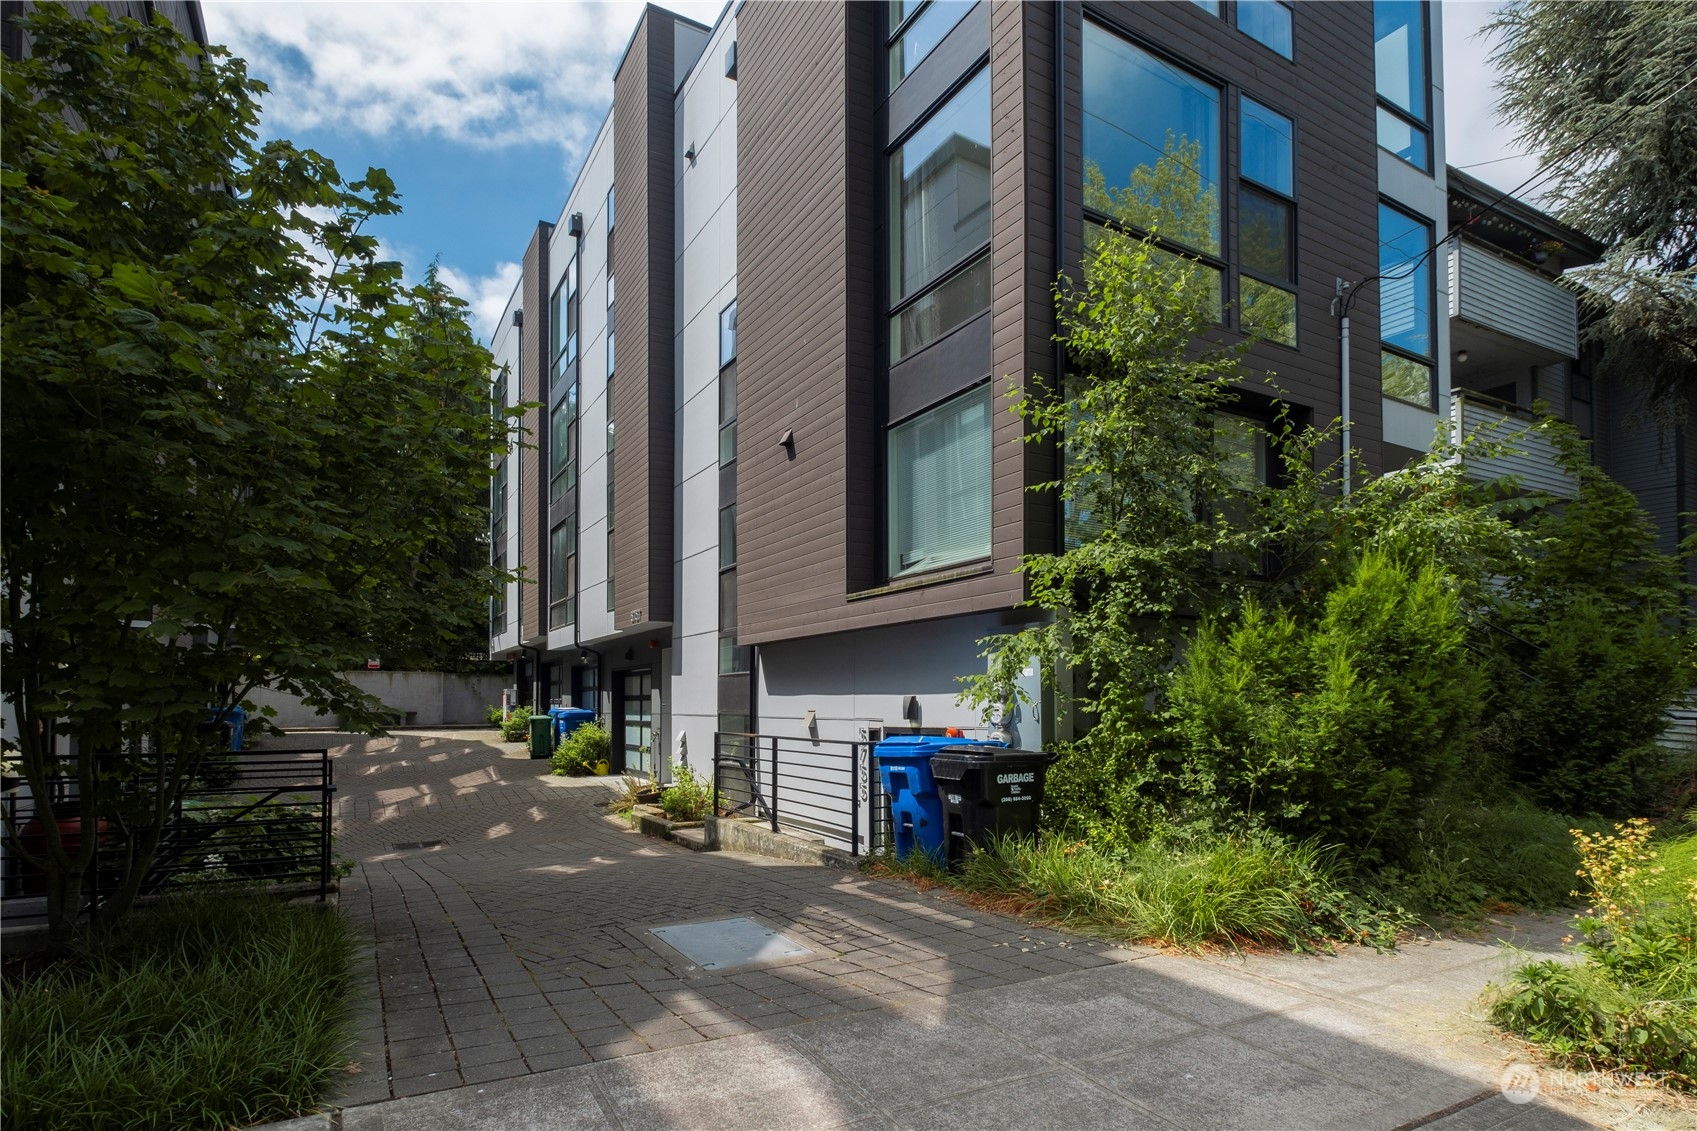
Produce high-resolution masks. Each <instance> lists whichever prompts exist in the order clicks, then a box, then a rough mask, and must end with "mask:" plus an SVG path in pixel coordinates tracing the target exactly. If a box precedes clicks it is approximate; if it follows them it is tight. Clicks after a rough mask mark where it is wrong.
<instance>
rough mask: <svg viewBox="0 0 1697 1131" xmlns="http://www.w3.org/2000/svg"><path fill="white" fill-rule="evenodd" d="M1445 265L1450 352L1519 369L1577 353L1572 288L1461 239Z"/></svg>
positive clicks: (1576, 318)
mask: <svg viewBox="0 0 1697 1131" xmlns="http://www.w3.org/2000/svg"><path fill="white" fill-rule="evenodd" d="M1447 268H1448V271H1449V298H1450V310H1449V314H1450V319H1451V321H1450V348H1451V349H1452V350H1458V351H1459V350H1466V351H1467V352H1468V355H1469V357H1470V358H1471V359H1472V360H1473V361H1475V362H1476V363H1478V364H1480V365H1481V366H1485V365H1488V366H1493V367H1510V366H1513V367H1519V368H1522V369H1524V368H1526V367H1528V366H1538V365H1548V364H1550V363H1552V362H1556V361H1567V360H1569V359H1570V358H1574V357H1577V356H1578V355H1579V303H1578V299H1577V298H1576V297H1575V296H1574V294H1573V292H1572V291H1569V290H1567V289H1566V288H1564V287H1560V286H1557V285H1556V284H1555V283H1554V282H1552V281H1551V280H1550V279H1549V278H1548V277H1547V276H1545V275H1542V274H1540V273H1538V272H1537V271H1533V270H1530V269H1528V268H1526V267H1523V266H1521V265H1520V264H1518V263H1515V262H1512V261H1511V260H1509V259H1507V258H1506V257H1504V256H1501V255H1497V254H1495V253H1493V252H1491V251H1489V250H1487V249H1485V248H1484V247H1481V246H1480V245H1478V244H1474V243H1469V242H1466V241H1458V242H1457V243H1456V244H1455V245H1454V246H1452V247H1451V248H1450V251H1449V255H1448V264H1447ZM1475 383H1477V382H1475Z"/></svg>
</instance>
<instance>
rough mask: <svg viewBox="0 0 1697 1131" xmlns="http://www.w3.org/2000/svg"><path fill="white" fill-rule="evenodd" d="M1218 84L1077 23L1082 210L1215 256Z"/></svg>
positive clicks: (1215, 267) (1209, 260) (1216, 262)
mask: <svg viewBox="0 0 1697 1131" xmlns="http://www.w3.org/2000/svg"><path fill="white" fill-rule="evenodd" d="M1220 165H1221V160H1220V88H1219V87H1217V86H1215V85H1213V84H1212V83H1209V82H1206V81H1204V80H1203V79H1200V78H1198V77H1196V76H1195V75H1192V74H1190V73H1189V72H1187V71H1184V70H1181V69H1179V68H1178V67H1175V66H1173V65H1172V64H1171V63H1168V62H1166V61H1165V60H1162V59H1158V58H1156V57H1155V56H1154V55H1151V54H1150V53H1149V52H1147V51H1144V50H1143V49H1141V48H1139V47H1136V46H1134V45H1133V44H1131V43H1129V42H1127V41H1126V40H1124V39H1121V38H1120V37H1119V36H1117V35H1115V34H1114V33H1113V32H1111V31H1108V30H1107V29H1106V28H1104V27H1101V26H1099V25H1097V24H1094V23H1091V22H1090V21H1088V20H1087V21H1085V24H1084V207H1085V211H1086V215H1087V217H1089V218H1090V219H1091V220H1093V221H1094V222H1096V223H1109V222H1111V223H1113V224H1115V225H1117V226H1120V227H1124V228H1128V229H1130V230H1132V231H1133V232H1135V233H1137V234H1139V235H1142V234H1149V233H1153V234H1154V235H1155V236H1156V237H1157V238H1158V239H1159V240H1160V241H1161V242H1162V243H1164V244H1170V245H1171V246H1172V248H1173V249H1174V250H1176V251H1180V252H1183V253H1185V254H1187V255H1191V256H1195V257H1199V258H1200V259H1201V261H1202V262H1203V263H1204V264H1205V265H1206V266H1205V268H1203V269H1206V270H1208V271H1210V272H1212V273H1213V274H1214V276H1215V280H1216V288H1215V289H1216V293H1218V285H1217V280H1218V277H1219V271H1220V269H1221V268H1222V267H1223V266H1224V264H1223V263H1222V262H1221V260H1220V253H1221V249H1220Z"/></svg>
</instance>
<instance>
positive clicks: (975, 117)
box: [889, 70, 990, 362]
mask: <svg viewBox="0 0 1697 1131" xmlns="http://www.w3.org/2000/svg"><path fill="white" fill-rule="evenodd" d="M889 163H890V211H891V223H890V301H891V305H892V310H891V315H890V360H891V361H892V362H896V361H900V360H901V359H902V358H904V357H907V356H908V355H909V354H912V353H915V352H917V351H918V350H920V349H923V348H924V347H925V346H927V345H930V344H931V343H932V342H934V341H936V340H937V339H938V338H940V337H942V336H943V335H944V334H946V333H947V332H948V331H950V330H952V329H954V328H955V327H956V326H959V325H960V324H962V323H963V322H966V321H968V320H969V319H971V318H973V317H974V316H976V315H977V314H978V313H979V312H980V311H983V310H987V309H988V308H989V305H990V255H989V251H990V72H989V71H988V70H981V71H979V73H978V74H977V75H976V76H975V77H974V78H973V79H972V80H971V81H969V82H968V83H967V84H966V85H965V86H964V87H962V88H961V89H960V90H959V91H957V92H956V93H955V95H954V97H952V98H950V99H949V100H948V101H947V102H946V103H944V104H943V105H942V106H941V107H940V108H938V109H937V110H936V111H935V112H934V113H933V114H932V115H931V116H930V117H929V118H927V119H926V120H925V121H924V122H923V123H921V125H920V126H919V127H918V128H917V129H916V130H914V131H913V132H912V133H911V134H910V135H908V137H907V139H906V140H905V141H903V142H902V143H901V144H900V145H898V146H897V147H896V148H895V149H894V150H893V151H892V152H891V153H890V158H889Z"/></svg>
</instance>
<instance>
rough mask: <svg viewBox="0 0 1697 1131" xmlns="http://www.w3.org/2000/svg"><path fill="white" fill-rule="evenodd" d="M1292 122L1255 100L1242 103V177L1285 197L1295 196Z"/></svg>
mask: <svg viewBox="0 0 1697 1131" xmlns="http://www.w3.org/2000/svg"><path fill="white" fill-rule="evenodd" d="M1293 132H1294V131H1293V129H1292V127H1291V122H1290V119H1289V118H1287V117H1285V116H1284V115H1283V114H1279V113H1275V112H1274V111H1272V110H1269V109H1267V108H1266V107H1265V106H1263V105H1261V104H1260V103H1259V102H1256V101H1255V100H1254V99H1253V98H1245V99H1243V175H1244V176H1246V177H1248V178H1249V179H1250V180H1252V181H1255V182H1257V183H1259V184H1262V185H1265V186H1266V187H1267V188H1270V189H1273V190H1274V191H1276V192H1282V193H1284V194H1285V195H1286V196H1295V195H1296V188H1295V176H1294V170H1293V168H1292V165H1293V162H1292V160H1291V153H1292V150H1293V145H1292V141H1291V135H1292V133H1293Z"/></svg>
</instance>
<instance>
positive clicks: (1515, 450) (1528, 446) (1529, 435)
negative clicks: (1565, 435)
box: [1450, 396, 1579, 499]
mask: <svg viewBox="0 0 1697 1131" xmlns="http://www.w3.org/2000/svg"><path fill="white" fill-rule="evenodd" d="M1450 407H1451V421H1452V422H1453V423H1454V424H1455V425H1456V426H1458V427H1459V429H1460V432H1461V434H1462V435H1464V436H1469V437H1481V438H1484V439H1487V440H1490V441H1493V442H1496V443H1501V444H1505V445H1507V447H1506V448H1505V449H1504V450H1503V451H1502V452H1501V453H1500V454H1497V455H1481V456H1474V457H1473V458H1470V459H1469V460H1468V461H1467V471H1468V474H1469V475H1470V476H1471V477H1472V478H1474V479H1478V480H1480V481H1481V482H1489V481H1491V480H1494V479H1502V478H1505V477H1507V476H1513V477H1514V478H1515V479H1516V480H1518V481H1519V483H1520V487H1521V489H1522V490H1524V491H1542V492H1544V493H1546V494H1550V495H1554V496H1556V497H1557V498H1563V499H1570V498H1572V497H1573V496H1574V495H1575V494H1577V493H1578V489H1579V484H1578V483H1577V482H1576V481H1575V480H1574V478H1573V476H1571V475H1569V474H1568V473H1567V472H1566V471H1564V470H1562V467H1561V465H1560V464H1558V463H1557V462H1556V446H1555V444H1554V443H1553V442H1552V441H1551V440H1550V439H1549V437H1547V436H1545V435H1543V434H1542V433H1540V432H1538V431H1536V430H1535V428H1534V425H1533V422H1532V421H1530V420H1527V419H1526V418H1525V417H1523V416H1520V415H1518V414H1515V413H1510V412H1508V411H1507V410H1506V409H1501V408H1497V407H1495V406H1493V405H1491V404H1488V403H1485V402H1482V401H1478V400H1475V399H1474V398H1472V397H1465V396H1457V397H1454V398H1452V399H1451V401H1450Z"/></svg>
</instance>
